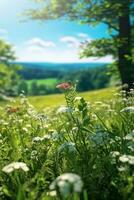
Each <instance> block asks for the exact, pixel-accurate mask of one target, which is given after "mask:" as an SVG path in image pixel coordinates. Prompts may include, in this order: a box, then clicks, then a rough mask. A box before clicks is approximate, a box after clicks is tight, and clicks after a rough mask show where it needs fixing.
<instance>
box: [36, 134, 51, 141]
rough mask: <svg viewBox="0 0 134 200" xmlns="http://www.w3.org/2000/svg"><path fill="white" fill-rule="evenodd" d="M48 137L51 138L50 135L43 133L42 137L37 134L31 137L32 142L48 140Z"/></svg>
mask: <svg viewBox="0 0 134 200" xmlns="http://www.w3.org/2000/svg"><path fill="white" fill-rule="evenodd" d="M49 139H51V136H50V135H44V136H43V137H39V136H37V137H34V138H33V142H42V141H44V140H49Z"/></svg>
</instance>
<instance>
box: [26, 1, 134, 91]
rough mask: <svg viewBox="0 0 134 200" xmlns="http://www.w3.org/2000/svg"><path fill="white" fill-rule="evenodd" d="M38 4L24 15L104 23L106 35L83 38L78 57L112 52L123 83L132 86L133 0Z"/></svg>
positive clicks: (44, 2)
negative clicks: (108, 34)
mask: <svg viewBox="0 0 134 200" xmlns="http://www.w3.org/2000/svg"><path fill="white" fill-rule="evenodd" d="M37 2H38V3H40V5H41V7H40V8H39V7H38V9H31V10H28V11H27V12H26V15H27V16H28V17H30V18H31V19H34V20H49V19H52V20H55V19H57V18H63V19H67V20H71V21H72V20H75V21H78V22H81V23H83V24H92V25H96V24H99V23H105V24H106V25H107V27H108V30H109V32H110V37H109V38H101V39H96V40H93V41H91V42H88V41H86V42H85V43H84V44H83V45H82V50H81V52H80V55H81V57H90V56H95V57H103V56H105V55H113V57H114V58H115V60H116V64H117V67H118V71H119V74H120V78H121V81H122V84H125V83H127V84H128V86H129V87H128V88H129V89H130V88H132V87H133V81H134V56H133V46H134V39H133V38H134V37H133V36H132V35H133V32H134V24H133V17H134V1H133V0H69V1H66V0H50V1H45V0H39V1H37Z"/></svg>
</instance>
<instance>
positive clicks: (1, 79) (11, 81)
mask: <svg viewBox="0 0 134 200" xmlns="http://www.w3.org/2000/svg"><path fill="white" fill-rule="evenodd" d="M14 60H15V53H14V50H13V47H12V45H11V44H9V43H7V42H6V41H4V40H0V93H2V94H6V95H14V94H15V88H16V85H17V82H18V78H19V77H18V75H17V73H16V72H17V70H19V67H18V66H16V65H13V64H12V63H11V61H14Z"/></svg>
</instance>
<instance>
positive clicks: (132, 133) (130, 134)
mask: <svg viewBox="0 0 134 200" xmlns="http://www.w3.org/2000/svg"><path fill="white" fill-rule="evenodd" d="M124 139H125V140H134V130H133V131H132V132H131V133H129V134H127V135H126V136H125V137H124Z"/></svg>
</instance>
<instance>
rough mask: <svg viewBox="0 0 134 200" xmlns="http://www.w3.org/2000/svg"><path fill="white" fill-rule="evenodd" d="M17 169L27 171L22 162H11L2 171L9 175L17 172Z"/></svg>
mask: <svg viewBox="0 0 134 200" xmlns="http://www.w3.org/2000/svg"><path fill="white" fill-rule="evenodd" d="M18 169H21V170H23V171H24V172H27V171H29V168H28V167H27V165H26V164H25V163H23V162H12V163H10V164H9V165H6V166H5V167H3V169H2V171H3V172H5V173H7V174H9V173H11V172H13V171H14V170H18Z"/></svg>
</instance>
